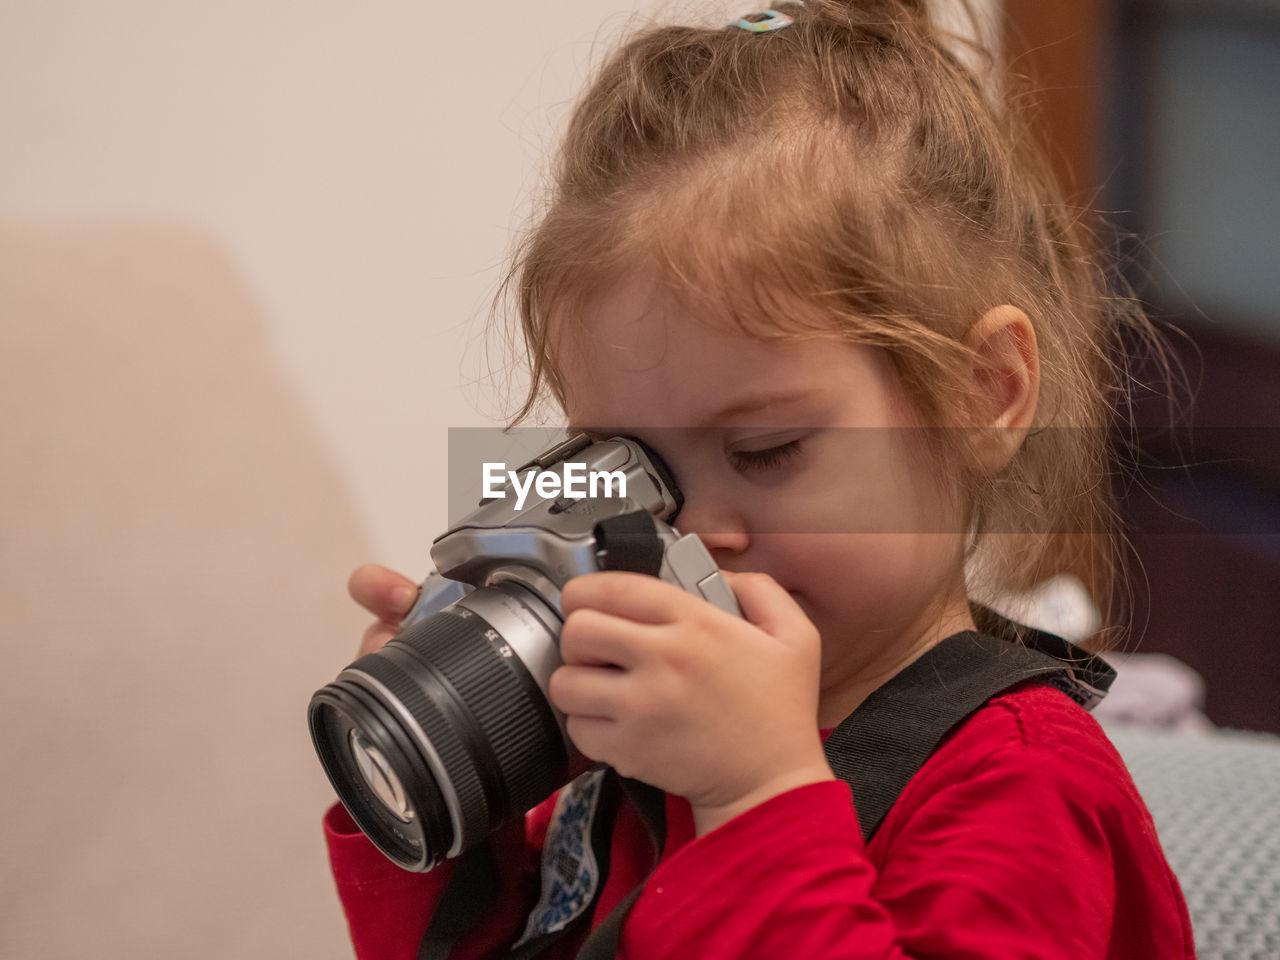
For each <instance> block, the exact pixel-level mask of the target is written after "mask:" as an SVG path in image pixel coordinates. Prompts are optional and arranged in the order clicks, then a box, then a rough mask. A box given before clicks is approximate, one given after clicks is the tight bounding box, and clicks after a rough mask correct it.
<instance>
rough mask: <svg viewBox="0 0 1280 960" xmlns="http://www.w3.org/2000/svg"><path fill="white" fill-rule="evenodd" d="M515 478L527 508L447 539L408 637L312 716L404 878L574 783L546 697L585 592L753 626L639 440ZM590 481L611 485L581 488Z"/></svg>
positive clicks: (322, 748) (407, 627)
mask: <svg viewBox="0 0 1280 960" xmlns="http://www.w3.org/2000/svg"><path fill="white" fill-rule="evenodd" d="M530 472H533V473H534V474H535V477H530V476H529V474H530ZM513 473H514V476H515V477H518V478H523V481H524V482H523V484H522V485H521V486H520V491H522V492H523V502H520V497H518V496H516V494H517V493H518V492H520V491H517V490H516V489H515V483H512V482H508V483H507V484H506V486H505V487H504V489H503V490H502V491H501V495H499V496H494V497H490V498H487V499H485V500H482V501H481V503H480V506H479V508H478V509H477V510H476V511H474V512H473V513H471V514H470V515H469V516H467V517H465V518H464V519H463V520H461V521H460V522H459V523H457V524H455V525H453V526H452V527H450V528H449V529H448V530H447V531H445V533H443V534H442V535H441V536H440V537H438V538H437V539H436V541H435V542H434V544H433V545H432V548H431V559H432V561H433V563H434V565H435V567H436V570H437V572H436V573H433V574H432V575H431V576H430V577H428V578H427V580H426V581H425V582H424V583H423V585H422V590H421V594H420V596H419V598H418V601H417V603H416V604H415V605H414V606H413V608H412V610H411V611H410V612H409V614H408V616H407V617H406V618H405V620H404V622H403V623H402V624H401V631H400V633H399V634H398V635H397V636H396V637H395V638H394V639H392V640H391V641H390V642H389V643H388V644H387V645H386V646H385V647H384V648H383V649H382V650H381V651H379V652H377V653H373V654H368V655H366V656H364V657H361V658H360V659H359V660H357V661H355V662H354V663H352V664H351V665H350V666H349V667H347V668H346V669H345V670H343V671H342V673H341V674H339V676H338V678H337V680H335V681H334V683H332V684H329V685H328V686H326V687H324V688H322V689H321V690H320V691H318V692H317V693H316V694H315V696H314V697H313V698H312V701H311V707H310V711H309V719H310V725H311V732H312V739H313V741H314V743H315V746H316V750H317V753H318V754H319V755H320V759H321V762H322V763H323V764H324V767H325V772H326V773H327V774H328V775H329V779H330V781H331V782H332V783H333V785H334V787H335V789H336V790H337V791H338V795H339V797H340V798H341V799H342V802H343V804H344V805H345V806H346V807H347V809H348V810H349V811H350V812H351V814H352V817H353V819H355V821H356V823H357V824H358V825H359V826H360V828H361V829H362V830H363V831H364V832H365V833H366V834H367V835H368V836H369V838H370V839H371V840H373V842H374V843H375V844H377V846H378V847H379V848H380V849H381V850H382V851H383V852H384V853H385V854H387V856H388V857H390V858H391V859H392V860H393V861H395V862H396V863H397V864H399V865H400V866H402V867H404V868H405V869H409V870H417V871H425V870H429V869H431V867H432V866H434V865H435V864H436V863H438V862H439V861H440V860H441V859H442V858H445V857H456V856H458V855H460V854H461V853H462V852H464V851H465V850H467V849H470V848H471V847H472V846H474V845H476V844H477V843H480V842H482V841H483V840H485V839H486V838H487V837H488V836H489V835H490V834H491V833H492V832H493V831H494V830H496V829H497V828H498V827H499V826H501V825H502V824H503V823H506V822H509V821H510V820H511V819H513V818H515V817H518V816H522V815H523V814H524V812H525V811H526V810H528V809H530V808H531V807H533V806H535V805H536V804H537V803H540V802H541V801H542V800H543V799H545V798H546V797H547V796H549V795H550V794H551V793H552V792H553V791H554V790H555V789H557V788H559V787H560V786H563V785H564V783H565V782H566V781H567V779H568V769H569V766H570V763H569V761H570V758H571V757H572V756H573V754H574V750H573V746H572V744H571V743H570V741H569V738H568V736H567V734H566V733H565V719H564V717H563V715H561V714H560V712H559V711H558V710H556V709H555V707H554V706H553V705H552V704H551V701H550V697H549V696H548V687H549V683H550V679H551V674H552V673H553V672H554V671H555V670H556V668H557V667H559V666H560V665H561V663H562V660H561V657H560V650H559V635H560V628H561V625H562V623H563V615H562V613H561V609H560V590H561V588H562V587H563V586H564V585H565V584H566V583H567V582H568V581H569V580H570V579H572V578H573V577H576V576H580V575H582V574H585V573H592V572H596V571H600V570H609V569H615V570H616V569H624V570H634V571H638V572H643V573H650V574H653V575H655V576H658V577H660V578H661V579H663V580H665V581H667V582H668V583H671V584H674V585H675V586H677V587H679V588H680V589H682V590H685V591H686V592H689V593H692V594H694V595H696V596H699V597H701V598H703V599H705V600H706V601H708V602H709V603H711V604H713V605H715V606H716V607H718V608H720V609H721V610H724V611H726V612H728V613H732V614H734V615H738V614H739V609H738V604H737V601H736V600H735V599H734V596H733V593H732V591H731V590H730V589H729V586H728V584H727V582H726V581H725V579H724V578H723V577H722V576H721V574H720V572H719V570H718V569H717V567H716V564H715V561H714V560H713V559H712V558H711V555H710V553H709V552H708V551H707V549H706V547H705V546H703V544H702V542H701V541H700V540H699V539H698V538H697V536H695V535H693V534H690V535H688V536H681V535H680V534H679V533H678V532H677V531H676V529H675V528H674V527H672V526H671V524H670V521H672V520H674V519H675V517H676V515H677V514H678V512H679V509H680V505H681V502H682V501H681V496H680V492H679V487H678V486H677V485H676V482H675V479H674V478H673V477H672V476H671V473H670V471H669V470H668V469H667V467H666V465H665V464H664V463H663V462H662V460H661V458H660V457H658V455H657V454H656V453H654V452H653V451H651V450H649V449H648V448H646V447H645V446H644V445H643V444H642V443H640V442H639V441H636V440H633V439H629V438H618V437H615V438H612V439H610V440H605V441H595V442H593V441H592V440H590V439H589V438H588V437H587V436H585V435H578V436H575V437H571V438H570V439H568V440H566V441H564V442H562V443H559V444H557V445H555V446H554V447H552V448H550V449H548V450H546V451H544V452H543V453H542V454H540V455H539V456H538V457H537V458H536V459H534V460H533V461H531V462H530V463H527V464H525V465H524V466H522V467H520V468H519V469H517V470H516V471H513ZM537 476H541V477H543V481H545V482H538V483H535V482H534V481H535V479H536V477H537ZM589 478H596V479H599V480H600V485H599V486H598V485H596V484H595V483H594V481H591V487H590V489H588V490H586V491H581V490H575V489H574V480H581V481H582V483H583V485H586V484H587V483H588V481H589ZM517 482H518V481H517ZM600 486H603V487H604V492H603V493H601V492H600ZM517 504H518V506H517Z"/></svg>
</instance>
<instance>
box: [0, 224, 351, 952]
mask: <svg viewBox="0 0 1280 960" xmlns="http://www.w3.org/2000/svg"><path fill="white" fill-rule="evenodd" d="M0 317H2V318H3V331H4V347H3V349H0V409H3V411H4V416H3V417H0V450H3V451H4V452H3V456H2V457H0V611H2V612H0V617H2V618H3V620H2V622H3V625H4V630H3V634H2V635H0V638H2V639H0V644H2V646H3V660H4V664H5V671H4V673H5V676H4V686H5V692H4V695H3V696H0V725H2V726H3V729H4V730H5V736H4V738H3V740H0V757H2V765H3V768H4V771H5V775H4V789H3V792H2V793H0V863H3V865H4V866H3V870H2V871H0V903H2V904H3V906H2V907H0V956H3V957H11V958H21V960H67V958H71V957H89V956H92V957H95V958H98V960H126V958H127V960H136V958H139V957H182V958H191V960H201V958H207V960H226V958H230V957H234V958H237V960H255V958H261V960H268V958H270V960H278V958H280V957H287V956H300V957H301V956H305V957H308V958H313V960H326V958H327V960H338V958H341V957H349V956H350V946H349V943H348V940H347V937H346V930H345V927H344V924H343V921H342V915H341V912H340V908H339V906H338V903H337V899H336V896H335V895H334V893H333V890H332V885H331V881H330V880H329V876H328V870H327V866H326V862H325V856H324V852H323V840H322V834H321V826H320V817H321V814H322V812H323V810H324V808H325V807H326V806H327V805H328V803H329V802H330V800H331V797H332V793H331V791H330V790H329V788H328V784H327V783H326V782H325V781H324V777H323V774H322V772H321V770H320V767H319V764H318V762H317V761H316V760H315V758H314V755H313V754H312V751H311V747H310V743H309V740H308V736H307V733H306V721H305V708H306V703H307V700H308V698H309V696H310V694H311V692H312V691H313V690H314V689H315V688H316V687H318V686H320V685H322V684H323V683H326V682H327V681H329V680H330V679H332V678H333V676H334V675H335V674H336V672H337V670H338V669H340V668H341V667H342V665H344V664H345V663H346V662H347V661H348V660H349V659H350V658H351V657H352V655H353V654H354V649H355V645H356V642H357V640H358V637H359V633H360V629H361V628H362V626H363V620H364V619H365V618H364V617H362V616H360V615H359V613H358V611H356V610H355V609H354V606H353V605H352V604H351V603H349V602H348V601H347V600H346V598H345V591H344V584H345V578H346V574H347V572H348V570H349V569H350V568H351V567H352V566H353V565H354V564H356V563H357V562H359V561H360V560H362V559H364V557H363V554H364V542H363V538H362V536H361V534H360V532H359V529H358V525H357V523H356V519H355V517H354V511H353V510H352V507H351V503H350V500H349V498H348V496H347V494H346V491H345V490H344V489H343V484H342V481H341V479H340V477H339V473H338V471H337V469H336V468H335V466H334V464H333V462H332V461H331V459H330V457H329V455H328V453H327V451H326V450H325V447H324V444H323V442H322V441H321V439H320V438H319V437H318V436H317V434H316V431H315V429H314V427H313V425H312V424H311V423H310V422H309V421H308V419H307V416H306V415H305V413H304V411H303V410H302V409H301V407H300V406H299V403H298V400H297V398H296V397H295V395H294V391H293V389H292V388H291V385H290V384H289V383H288V382H287V379H286V377H285V376H284V375H283V374H282V373H281V371H280V369H279V368H278V365H277V363H276V361H275V358H274V357H273V356H272V352H271V349H270V347H269V345H268V341H267V337H266V332H265V330H264V329H263V325H262V321H261V318H260V316H259V313H258V308H257V306H256V305H255V303H254V302H253V299H252V297H251V296H250V295H249V293H248V292H247V291H246V289H245V286H244V284H243V283H242V282H241V280H240V278H239V277H238V276H237V275H236V272H235V269H234V268H233V266H232V265H231V264H229V263H228V262H227V261H226V259H225V258H224V257H223V256H222V254H221V253H220V251H219V250H218V248H217V246H216V245H215V244H214V243H212V242H211V241H210V240H209V239H208V238H206V237H204V236H202V235H200V234H198V233H196V232H193V231H191V230H189V229H186V228H184V227H181V226H178V225H171V224H137V223H103V224H86V225H71V224H64V225H40V224H33V223H13V222H3V223H0Z"/></svg>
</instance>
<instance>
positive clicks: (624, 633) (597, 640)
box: [560, 607, 644, 669]
mask: <svg viewBox="0 0 1280 960" xmlns="http://www.w3.org/2000/svg"><path fill="white" fill-rule="evenodd" d="M643 629H644V627H643V626H642V625H639V624H636V623H634V622H633V621H631V620H624V619H622V618H621V617H616V616H613V615H612V614H608V613H601V612H600V611H599V610H594V609H592V608H591V607H579V608H578V609H577V610H574V611H573V612H572V613H570V614H569V615H568V616H567V617H565V621H564V627H563V629H561V631H560V656H561V657H562V658H563V659H564V662H565V663H570V664H578V665H582V666H589V667H600V666H612V667H621V668H623V669H630V668H632V667H635V666H636V664H637V663H638V662H639V660H640V656H641V649H640V645H641V643H642V641H643V636H642V631H643Z"/></svg>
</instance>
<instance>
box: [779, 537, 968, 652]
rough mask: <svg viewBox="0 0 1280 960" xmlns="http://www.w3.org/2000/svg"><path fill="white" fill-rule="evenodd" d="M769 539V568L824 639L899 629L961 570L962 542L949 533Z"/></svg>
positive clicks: (938, 594) (940, 591)
mask: <svg viewBox="0 0 1280 960" xmlns="http://www.w3.org/2000/svg"><path fill="white" fill-rule="evenodd" d="M770 540H771V541H772V542H771V543H769V544H768V545H767V547H768V557H767V558H766V559H767V564H768V566H769V567H770V568H771V570H772V571H776V572H775V573H774V576H775V577H776V578H777V579H779V580H780V581H781V582H782V583H783V584H784V585H785V586H786V587H787V588H788V589H789V590H791V591H793V592H794V593H795V594H798V596H799V599H800V603H801V606H802V607H803V608H804V609H805V612H806V613H807V614H808V615H809V618H810V619H811V620H813V622H814V625H815V626H817V627H818V629H819V631H820V632H821V633H822V634H823V637H824V640H826V639H828V638H837V637H841V636H858V635H862V636H865V635H867V634H870V633H878V632H881V631H886V630H888V631H896V630H898V629H900V628H901V627H902V626H903V625H904V624H905V623H909V622H911V621H912V620H914V619H915V618H916V617H918V616H919V614H920V613H921V612H922V611H923V610H924V609H925V608H926V607H927V606H928V605H929V604H930V603H932V602H934V601H936V600H937V599H938V598H939V597H942V596H945V595H946V594H947V592H948V591H949V589H950V588H951V587H952V586H953V583H954V581H955V579H956V577H957V576H958V572H959V571H960V570H961V569H962V563H961V561H962V550H963V538H962V537H959V536H956V535H954V534H911V535H908V534H874V533H864V534H813V535H793V536H785V537H784V536H780V537H777V538H770ZM761 545H762V546H765V544H761Z"/></svg>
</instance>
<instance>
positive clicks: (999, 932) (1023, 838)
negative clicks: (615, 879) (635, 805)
mask: <svg viewBox="0 0 1280 960" xmlns="http://www.w3.org/2000/svg"><path fill="white" fill-rule="evenodd" d="M952 772H954V771H952ZM922 773H923V771H922ZM964 773H965V775H964V776H963V777H960V778H958V779H951V780H947V779H946V778H945V777H943V778H939V777H933V778H930V777H920V778H919V782H917V781H915V780H913V782H912V784H910V785H909V786H908V791H907V792H904V794H903V796H902V797H901V798H900V799H899V806H900V807H901V808H902V809H897V810H895V811H893V813H892V814H891V819H892V820H893V822H892V823H890V820H886V822H885V825H884V827H882V830H881V832H882V833H886V831H888V833H887V835H886V836H883V837H882V836H880V835H877V837H876V840H875V844H876V846H877V847H880V846H881V845H882V844H883V845H884V846H883V848H882V849H881V850H880V855H879V856H878V861H879V862H880V863H882V864H883V869H882V870H880V871H877V870H876V868H875V866H874V865H873V863H872V860H871V859H870V858H869V857H868V856H867V851H866V850H865V849H864V845H863V842H862V839H861V833H860V830H859V826H858V822H857V817H856V815H855V813H854V808H853V804H852V801H851V798H850V795H849V790H848V787H847V786H846V785H845V784H843V783H841V782H838V781H836V782H828V783H821V784H811V785H808V786H804V787H800V788H798V789H796V790H793V791H790V792H788V793H786V794H783V795H781V796H778V797H775V798H773V799H772V800H769V801H768V802H766V803H764V804H761V805H760V806H758V807H756V808H754V809H752V810H749V811H747V812H746V813H744V814H742V815H741V816H740V817H737V818H735V819H734V820H732V821H730V822H729V823H727V824H725V825H724V826H722V827H720V828H719V829H717V830H715V831H712V832H711V833H709V834H707V835H706V836H704V837H701V838H699V839H697V840H694V841H692V842H691V843H689V844H688V845H687V846H685V847H684V848H682V849H681V850H679V851H678V852H677V853H675V854H674V855H673V856H672V857H671V858H670V859H669V860H667V861H666V862H664V863H663V864H662V865H661V866H660V867H659V868H658V869H657V870H656V871H655V872H654V874H653V875H652V876H651V877H650V879H649V881H648V884H647V885H646V887H645V891H644V893H643V894H642V895H641V897H640V898H639V900H638V901H637V903H636V906H635V908H634V910H633V912H632V914H631V916H630V917H629V918H628V920H627V922H626V924H625V925H624V928H623V937H622V946H623V954H624V955H625V956H627V957H631V958H641V957H643V958H645V960H659V958H662V960H666V958H670V960H675V958H678V957H690V956H696V957H699V958H703V960H746V958H758V957H774V956H796V957H805V958H807V960H828V958H830V960H836V958H840V960H907V958H924V957H929V958H946V960H979V958H980V960H1014V958H1019V960H1022V958H1030V957H1035V958H1038V960H1067V958H1071V960H1080V958H1085V957H1096V958H1108V957H1125V958H1129V957H1156V956H1159V957H1162V958H1171V960H1172V958H1182V957H1192V956H1193V955H1194V954H1193V951H1192V949H1191V947H1190V936H1189V927H1188V926H1187V925H1186V924H1185V907H1183V908H1182V910H1181V913H1180V912H1179V904H1181V895H1180V893H1179V892H1178V891H1177V887H1176V881H1173V880H1172V875H1171V873H1170V872H1169V870H1168V866H1167V864H1166V862H1165V860H1164V856H1163V853H1162V852H1161V851H1160V849H1159V845H1158V843H1156V842H1155V836H1154V830H1153V829H1152V828H1151V826H1150V818H1149V816H1148V815H1147V814H1146V811H1145V809H1144V808H1141V807H1140V805H1139V806H1138V807H1135V806H1134V804H1133V803H1132V802H1130V801H1129V799H1128V798H1127V797H1126V796H1125V795H1124V793H1123V792H1122V791H1118V790H1115V789H1113V788H1112V787H1111V786H1110V785H1109V784H1108V783H1107V782H1106V780H1105V778H1104V777H1101V776H1099V775H1098V774H1097V773H1096V772H1095V771H1092V770H1089V769H1082V768H1077V767H1074V766H1072V765H1071V764H1069V763H1067V762H1066V761H1065V760H1063V758H1062V757H1060V756H1058V755H1056V754H1054V753H1053V752H1052V751H1049V750H1042V749H1036V748H1029V747H1025V746H1017V747H1014V748H1010V749H1007V750H1001V751H998V752H997V753H995V754H992V755H989V756H988V757H987V758H986V760H985V761H984V762H983V763H982V765H981V766H980V767H978V768H973V767H969V768H967V769H965V771H964ZM1121 773H1122V774H1123V768H1121ZM1125 776H1126V777H1127V775H1125ZM908 792H910V794H911V795H910V796H908ZM895 814H896V816H895ZM1171 883H1172V885H1173V886H1172V889H1171V888H1170V884H1171ZM1118 945H1122V946H1120V949H1119V950H1117V946H1118Z"/></svg>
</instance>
